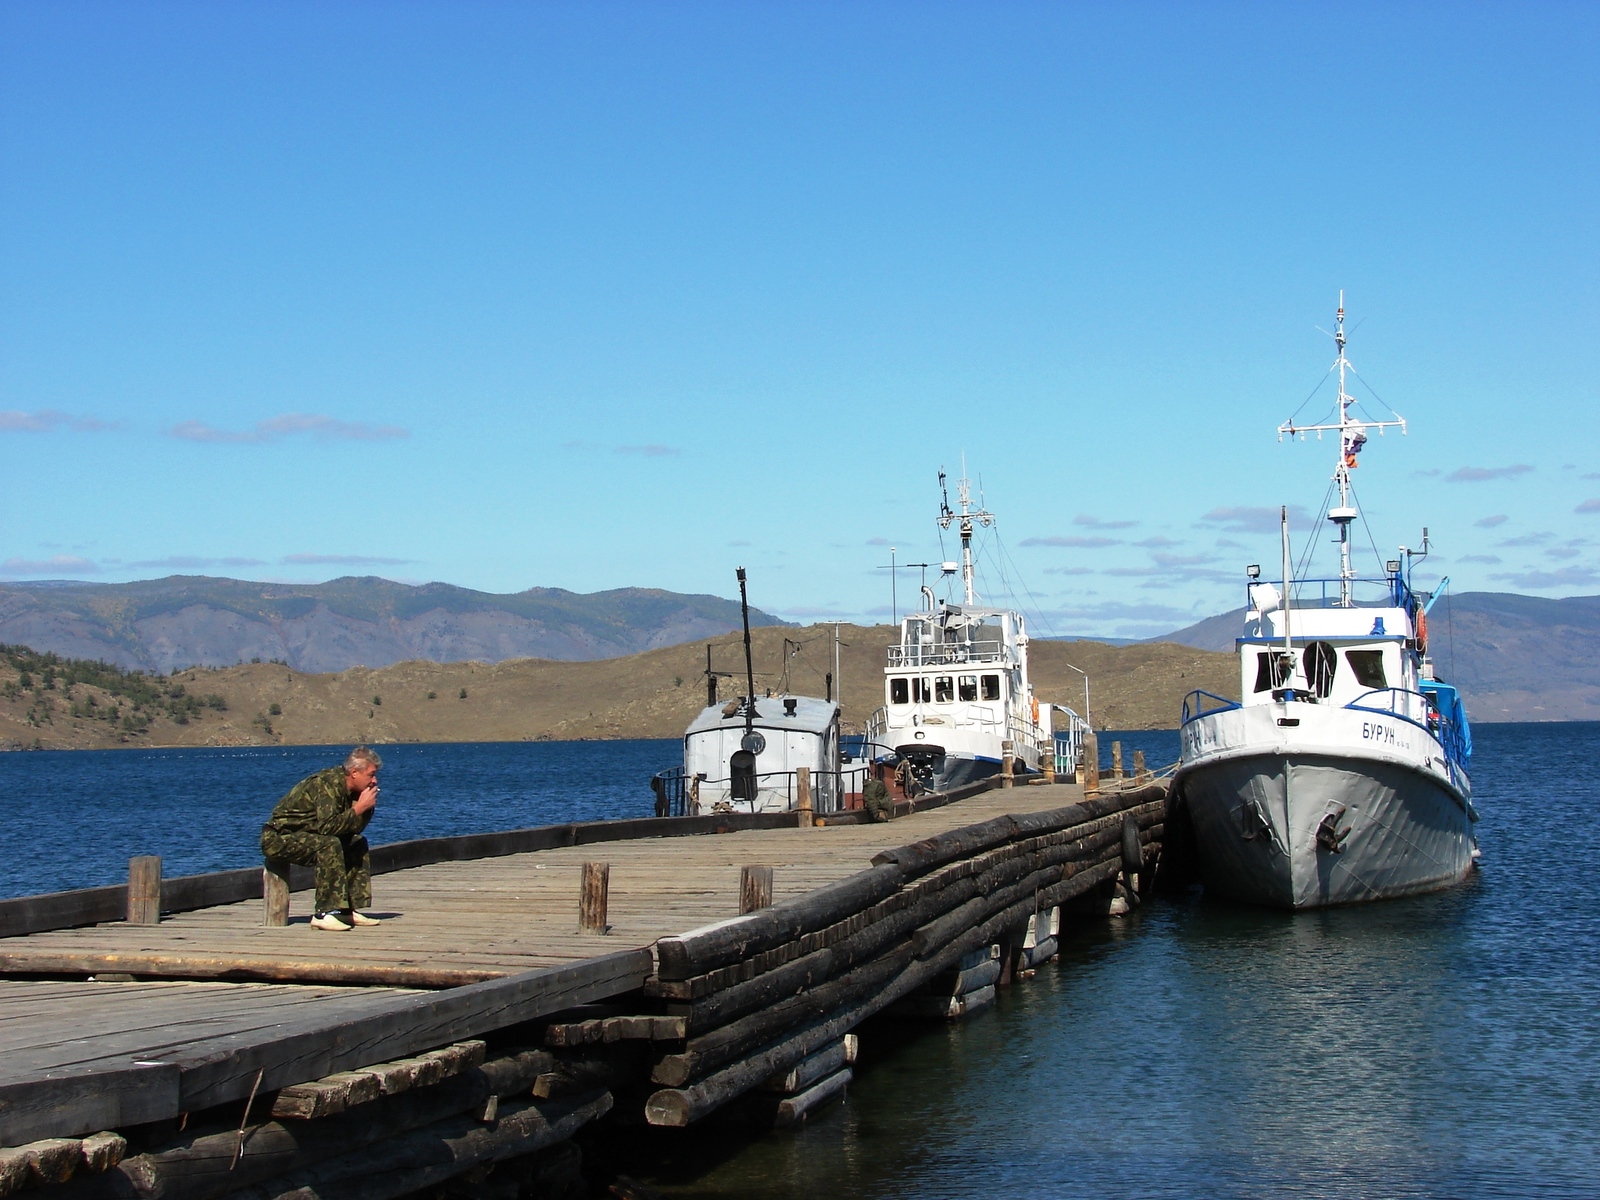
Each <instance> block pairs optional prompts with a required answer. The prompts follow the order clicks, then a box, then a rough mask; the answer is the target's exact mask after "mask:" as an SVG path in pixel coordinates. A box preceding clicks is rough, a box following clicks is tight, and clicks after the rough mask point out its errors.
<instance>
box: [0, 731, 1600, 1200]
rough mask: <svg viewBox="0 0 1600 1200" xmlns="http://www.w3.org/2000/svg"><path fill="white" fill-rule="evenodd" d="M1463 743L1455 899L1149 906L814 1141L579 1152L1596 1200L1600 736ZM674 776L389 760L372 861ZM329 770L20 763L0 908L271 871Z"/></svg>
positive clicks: (999, 1177) (1, 771)
mask: <svg viewBox="0 0 1600 1200" xmlns="http://www.w3.org/2000/svg"><path fill="white" fill-rule="evenodd" d="M1113 737H1120V738H1121V739H1122V740H1123V742H1124V750H1125V752H1126V753H1131V750H1132V749H1134V748H1136V747H1137V748H1143V749H1145V751H1146V753H1147V755H1148V756H1149V759H1150V762H1151V763H1152V764H1155V763H1161V762H1166V761H1170V759H1171V758H1172V757H1173V756H1174V755H1175V753H1176V735H1175V734H1172V733H1155V734H1120V735H1119V734H1113V735H1103V736H1102V739H1101V746H1102V750H1103V755H1109V743H1110V741H1111V739H1112V738H1113ZM1474 737H1475V740H1476V742H1477V747H1478V753H1477V755H1476V757H1475V759H1474V763H1473V766H1474V771H1473V775H1474V780H1475V786H1476V793H1477V803H1478V807H1479V809H1480V810H1481V812H1482V813H1483V820H1482V822H1481V823H1480V825H1479V826H1478V836H1479V843H1480V845H1481V846H1482V849H1483V854H1484V857H1483V863H1482V869H1481V871H1480V872H1478V874H1477V875H1476V876H1475V877H1474V879H1473V880H1472V881H1471V882H1469V883H1467V884H1465V885H1463V886H1461V887H1459V888H1456V889H1453V890H1451V891H1448V892H1444V893H1440V894H1438V895H1434V896H1427V897H1418V898H1415V899H1411V900H1400V901H1390V902H1386V903H1383V904H1375V905H1367V906H1362V907H1357V908H1349V909H1337V910H1331V911H1326V912H1318V913H1303V914H1299V915H1290V914H1282V913H1273V912H1266V911H1258V910H1255V909H1249V908H1245V907H1240V906H1236V905H1232V904H1227V903H1223V902H1220V901H1215V900H1209V899H1206V898H1204V897H1201V896H1193V897H1190V898H1188V899H1185V900H1179V901H1161V902H1157V903H1155V904H1153V905H1151V906H1149V907H1147V908H1145V909H1143V910H1141V912H1140V913H1138V914H1136V915H1134V916H1131V917H1127V918H1123V919H1120V920H1113V921H1106V922H1101V923H1098V924H1094V925H1092V926H1090V927H1089V928H1086V929H1084V930H1082V931H1080V932H1078V933H1076V934H1074V935H1073V936H1071V937H1069V938H1067V939H1066V940H1065V943H1064V947H1063V953H1062V956H1061V960H1060V962H1059V963H1058V964H1052V965H1050V966H1049V967H1047V968H1045V969H1043V970H1041V971H1040V972H1039V974H1038V976H1037V977H1036V978H1034V979H1033V980H1031V981H1029V982H1026V983H1023V984H1020V985H1018V986H1016V987H1013V988H1011V989H1009V990H1008V991H1007V992H1006V993H1005V994H1004V995H1003V996H1002V998H1001V1001H1000V1003H999V1004H998V1005H997V1006H996V1007H995V1008H993V1009H991V1010H989V1011H988V1012H986V1013H984V1014H982V1015H980V1016H978V1017H977V1018H975V1019H973V1020H971V1021H969V1022H967V1023H965V1024H961V1025H957V1026H954V1027H945V1026H943V1025H935V1024H917V1025H910V1026H907V1025H896V1024H891V1023H889V1022H884V1021H880V1022H876V1023H873V1024H869V1025H868V1026H867V1027H866V1028H865V1029H864V1030H863V1031H862V1034H863V1036H862V1055H863V1057H862V1062H861V1063H860V1064H859V1066H858V1072H857V1081H856V1083H855V1085H854V1086H853V1087H852V1089H851V1093H850V1096H849V1099H848V1101H847V1102H846V1103H844V1104H841V1105H835V1106H834V1107H832V1108H831V1109H828V1110H826V1111H825V1112H823V1113H822V1114H820V1115H819V1117H818V1118H816V1119H815V1120H814V1121H813V1122H812V1123H811V1124H810V1125H808V1126H806V1127H804V1128H802V1129H800V1130H799V1131H796V1132H788V1133H781V1134H770V1135H766V1136H762V1137H757V1138H754V1139H751V1138H749V1137H748V1136H745V1135H739V1134H733V1133H731V1132H728V1131H724V1130H718V1129H715V1128H707V1129H705V1130H701V1131H690V1132H691V1135H692V1136H688V1137H685V1136H682V1135H680V1134H677V1133H672V1134H671V1135H670V1136H667V1135H666V1131H644V1132H642V1133H641V1132H639V1131H635V1130H629V1131H628V1132H627V1134H626V1135H625V1136H621V1137H608V1138H606V1139H605V1140H604V1141H601V1142H595V1143H593V1144H592V1145H591V1146H590V1148H589V1150H590V1153H591V1155H594V1156H604V1157H605V1158H607V1159H608V1160H610V1161H611V1162H612V1163H613V1164H614V1165H615V1167H616V1169H618V1170H625V1171H627V1172H628V1173H630V1174H633V1175H635V1176H637V1177H640V1178H643V1179H646V1180H648V1181H650V1182H652V1183H653V1184H655V1186H657V1187H659V1188H661V1189H662V1190H663V1191H665V1192H667V1193H668V1194H669V1195H672V1196H680V1197H732V1196H764V1197H826V1198H827V1200H841V1198H842V1197H873V1198H876V1197H884V1198H888V1197H902V1196H918V1197H967V1196H972V1197H977V1196H984V1197H988V1196H996V1195H999V1196H1006V1197H1013V1196H1039V1197H1079V1196H1082V1197H1102V1196H1117V1197H1145V1196H1148V1197H1197V1196H1207V1197H1210V1196H1217V1197H1275V1196H1306V1197H1324V1196H1341V1197H1342V1196H1350V1197H1385V1196H1395V1197H1413V1196H1416V1197H1423V1196H1426V1197H1457V1196H1459V1197H1469V1196H1470V1197H1481V1196H1508V1197H1521V1196H1541V1197H1542V1196H1550V1197H1558V1196H1559V1197H1569V1196H1570V1197H1592V1196H1595V1195H1597V1194H1600V1138H1597V1137H1596V1134H1595V1130H1596V1128H1600V904H1597V900H1600V897H1597V894H1596V893H1597V887H1596V879H1597V876H1600V817H1597V814H1596V803H1595V800H1596V797H1595V787H1594V784H1593V782H1592V781H1593V778H1594V766H1593V764H1594V763H1595V762H1596V761H1597V758H1600V725H1596V724H1582V725H1575V724H1569V725H1490V726H1480V727H1478V728H1477V729H1476V730H1474ZM677 752H678V749H677V743H676V742H675V741H665V742H613V743H595V742H589V743H570V744H565V745H562V744H550V743H521V744H513V745H491V746H466V747H462V746H396V747H386V748H384V755H385V759H386V766H385V772H384V778H383V787H384V791H383V800H382V802H381V805H380V809H379V820H380V822H381V824H380V825H377V826H375V827H374V829H373V831H372V832H373V833H374V835H375V836H376V837H380V838H382V839H383V840H389V839H391V838H392V839H395V840H398V839H400V838H404V837H416V836H424V835H431V834H438V833H457V832H466V831H470V830H482V829H493V828H506V827H510V826H516V825H529V824H544V823H548V822H552V821H561V820H571V819H586V818H592V817H598V816H602V815H605V816H623V815H636V814H640V813H645V812H648V811H649V810H650V803H651V796H650V793H649V791H648V789H647V788H646V787H645V786H644V782H643V781H644V779H645V777H646V776H647V775H648V774H649V772H650V771H652V770H655V769H657V768H658V767H660V766H663V765H666V764H667V763H669V762H671V760H672V759H673V757H674V755H675V754H677ZM337 757H338V755H337V752H336V751H330V750H328V749H325V748H323V749H303V748H301V749H271V750H208V751H181V752H180V751H126V752H118V751H112V752H98V753H58V754H8V755H0V796H3V797H4V799H3V801H0V805H3V814H4V817H5V820H6V827H7V830H8V833H9V834H10V836H9V837H8V840H7V844H8V846H9V847H10V848H11V853H10V854H8V855H7V856H6V859H7V861H6V862H4V863H0V893H3V894H8V895H15V894H19V893H22V892H29V891H39V890H44V889H48V888H55V887H64V886H86V885H90V884H98V883H108V882H114V881H116V880H118V879H120V878H122V877H124V874H125V870H126V859H127V857H128V855H129V854H135V853H160V854H162V855H163V857H164V859H165V860H166V862H165V869H166V871H167V873H168V874H179V873H182V872H187V871H198V870H210V869H214V868H219V867H228V866H239V865H242V864H244V863H248V862H251V861H254V858H253V855H254V838H255V832H256V830H257V829H258V828H259V825H260V822H261V820H262V817H263V815H264V812H265V810H266V809H267V808H268V807H269V806H270V804H271V802H272V801H273V800H274V799H275V798H276V797H277V796H278V795H280V794H281V793H282V792H283V791H284V790H286V789H287V788H288V786H289V785H290V784H292V783H293V782H294V781H295V780H297V779H298V778H300V777H301V776H302V775H303V774H305V773H307V772H308V771H310V770H312V769H314V768H316V767H319V766H322V765H325V764H327V763H330V762H332V761H334V760H335V759H336V758H337ZM64 829H69V830H71V833H70V835H69V840H68V841H67V843H66V845H67V846H69V847H70V849H69V850H66V851H61V850H58V849H56V848H55V847H59V846H60V845H61V842H60V839H61V836H62V831H63V830H64ZM30 846H37V847H50V849H49V850H48V851H44V850H41V852H39V853H29V852H27V850H26V848H27V847H30Z"/></svg>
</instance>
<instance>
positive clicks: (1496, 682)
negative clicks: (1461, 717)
mask: <svg viewBox="0 0 1600 1200" xmlns="http://www.w3.org/2000/svg"><path fill="white" fill-rule="evenodd" d="M1244 612H1245V610H1244V609H1242V608H1241V609H1236V610H1234V611H1233V612H1231V613H1222V614H1220V615H1219V616H1215V617H1207V618H1206V619H1205V620H1204V621H1200V622H1198V623H1196V624H1194V625H1190V626H1189V627H1188V628H1186V629H1180V630H1178V631H1177V632H1176V633H1169V634H1167V635H1165V636H1164V637H1160V638H1152V639H1151V640H1152V641H1160V642H1178V643H1181V644H1182V645H1185V646H1194V647H1196V648H1197V649H1201V650H1230V651H1231V650H1232V649H1233V639H1234V638H1235V637H1237V636H1238V634H1239V631H1240V630H1241V629H1242V628H1243V624H1244ZM1428 639H1429V643H1430V645H1429V653H1430V655H1431V656H1432V658H1433V661H1434V665H1435V667H1436V668H1437V670H1438V672H1439V675H1440V676H1441V677H1442V678H1445V679H1448V680H1450V681H1451V682H1453V683H1455V684H1456V685H1457V686H1459V687H1460V688H1461V690H1462V693H1463V694H1464V695H1465V696H1466V699H1467V710H1468V712H1469V713H1470V714H1471V715H1472V718H1473V719H1474V720H1476V721H1594V720H1600V596H1569V597H1567V598H1566V599H1564V600H1546V599H1544V598H1542V597H1539V596H1518V595H1515V594H1513V593H1510V592H1462V593H1461V594H1460V595H1459V596H1452V595H1448V594H1446V595H1445V596H1444V597H1442V598H1441V599H1440V600H1439V602H1438V604H1436V605H1435V606H1434V609H1433V611H1432V612H1431V613H1429V614H1428Z"/></svg>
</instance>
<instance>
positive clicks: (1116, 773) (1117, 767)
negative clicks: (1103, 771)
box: [1111, 742, 1127, 780]
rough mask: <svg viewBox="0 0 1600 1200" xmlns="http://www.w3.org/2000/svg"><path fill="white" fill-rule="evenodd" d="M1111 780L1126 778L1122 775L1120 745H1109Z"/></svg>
mask: <svg viewBox="0 0 1600 1200" xmlns="http://www.w3.org/2000/svg"><path fill="white" fill-rule="evenodd" d="M1111 778H1113V779H1117V780H1121V779H1125V778H1127V776H1125V775H1124V774H1123V773H1122V743H1121V742H1112V743H1111Z"/></svg>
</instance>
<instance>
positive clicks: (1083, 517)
mask: <svg viewBox="0 0 1600 1200" xmlns="http://www.w3.org/2000/svg"><path fill="white" fill-rule="evenodd" d="M1072 523H1073V524H1074V525H1082V526H1084V527H1085V528H1088V529H1132V528H1133V527H1134V526H1135V525H1137V524H1138V523H1139V522H1137V521H1102V520H1101V519H1100V518H1099V517H1094V516H1090V515H1089V514H1088V513H1079V514H1078V515H1077V516H1075V517H1073V518H1072Z"/></svg>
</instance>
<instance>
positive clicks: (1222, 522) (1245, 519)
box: [1199, 504, 1306, 533]
mask: <svg viewBox="0 0 1600 1200" xmlns="http://www.w3.org/2000/svg"><path fill="white" fill-rule="evenodd" d="M1199 521H1200V524H1202V525H1210V526H1214V527H1216V528H1218V529H1220V530H1222V532H1224V533H1276V532H1277V531H1278V510H1277V509H1276V508H1251V507H1248V506H1245V505H1233V506H1227V507H1223V508H1213V509H1212V510H1211V511H1210V512H1208V513H1203V514H1201V516H1200V518H1199ZM1289 524H1290V528H1291V529H1292V528H1294V527H1296V526H1298V527H1300V528H1302V529H1303V528H1305V524H1306V510H1305V509H1304V508H1302V507H1301V506H1300V505H1298V504H1291V505H1289Z"/></svg>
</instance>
